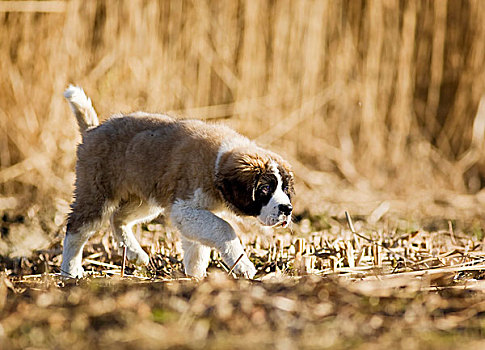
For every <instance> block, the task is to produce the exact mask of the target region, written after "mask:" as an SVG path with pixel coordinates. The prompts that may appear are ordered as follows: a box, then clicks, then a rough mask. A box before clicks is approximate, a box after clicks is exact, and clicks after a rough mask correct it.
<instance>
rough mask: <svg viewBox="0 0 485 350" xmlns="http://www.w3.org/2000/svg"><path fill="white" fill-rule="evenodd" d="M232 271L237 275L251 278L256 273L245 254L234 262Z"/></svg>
mask: <svg viewBox="0 0 485 350" xmlns="http://www.w3.org/2000/svg"><path fill="white" fill-rule="evenodd" d="M233 271H234V273H236V275H239V276H243V277H246V278H250V279H251V278H253V277H254V275H255V274H256V268H255V267H254V265H253V263H252V262H251V261H250V260H249V258H248V257H247V255H244V256H243V257H242V258H241V260H239V262H238V263H237V264H236V266H235V267H234V270H233Z"/></svg>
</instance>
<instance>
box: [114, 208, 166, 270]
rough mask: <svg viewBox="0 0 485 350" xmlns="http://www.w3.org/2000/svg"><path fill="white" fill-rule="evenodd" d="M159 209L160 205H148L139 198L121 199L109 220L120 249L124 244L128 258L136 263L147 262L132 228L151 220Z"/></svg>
mask: <svg viewBox="0 0 485 350" xmlns="http://www.w3.org/2000/svg"><path fill="white" fill-rule="evenodd" d="M161 211H162V210H161V208H160V207H157V206H153V205H150V204H149V203H147V202H145V201H142V200H140V199H130V200H129V201H123V202H122V203H121V204H120V206H119V207H118V208H117V209H116V210H115V211H114V212H113V214H112V215H111V220H110V221H111V228H112V230H113V235H114V237H115V239H116V241H117V242H118V244H119V245H120V247H119V248H120V249H122V246H126V256H127V258H128V260H130V261H133V262H135V263H136V264H138V265H147V264H148V262H149V257H148V254H147V253H146V252H145V251H144V250H143V248H142V247H141V246H140V243H138V241H137V239H136V237H135V235H134V234H133V230H132V228H133V226H134V225H135V224H137V223H142V222H148V221H151V220H153V219H154V218H155V217H157V216H158V215H159V214H160V212H161Z"/></svg>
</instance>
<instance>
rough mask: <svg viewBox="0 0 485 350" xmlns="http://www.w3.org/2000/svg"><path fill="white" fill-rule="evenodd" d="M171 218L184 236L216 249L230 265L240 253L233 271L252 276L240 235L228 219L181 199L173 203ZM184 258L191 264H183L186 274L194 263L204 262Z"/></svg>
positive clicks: (192, 268)
mask: <svg viewBox="0 0 485 350" xmlns="http://www.w3.org/2000/svg"><path fill="white" fill-rule="evenodd" d="M170 218H171V220H172V224H173V225H174V226H175V227H177V229H178V230H179V231H180V233H181V234H182V236H184V238H185V239H187V240H190V241H195V242H199V243H200V244H202V245H204V246H208V247H212V248H215V249H217V250H218V251H219V252H220V254H221V256H222V259H223V260H224V262H225V263H226V264H227V265H228V266H230V267H231V266H233V265H234V264H235V263H236V261H237V259H239V257H240V256H241V255H242V256H243V257H242V258H241V259H240V260H239V262H238V263H237V265H236V266H235V267H234V272H235V273H236V274H239V275H243V276H245V277H248V278H253V277H254V275H255V274H256V268H255V267H254V265H253V263H252V262H251V261H250V260H249V258H248V256H247V255H246V253H245V252H244V249H243V247H242V245H241V242H240V241H239V238H238V237H237V236H236V233H235V232H234V229H233V228H232V227H231V225H229V223H227V222H226V221H224V220H223V219H221V218H220V217H218V216H217V215H214V214H213V213H211V212H210V211H208V210H204V209H199V208H194V207H192V206H190V204H187V203H186V202H184V201H178V202H176V203H175V204H174V206H173V207H172V212H171V215H170ZM184 262H185V263H189V264H190V265H191V266H185V271H186V273H187V274H190V272H191V271H193V270H194V269H195V270H196V268H195V265H197V266H201V264H203V262H200V261H197V259H193V258H192V259H188V260H187V261H186V260H184ZM192 265H194V266H192ZM196 277H198V276H196Z"/></svg>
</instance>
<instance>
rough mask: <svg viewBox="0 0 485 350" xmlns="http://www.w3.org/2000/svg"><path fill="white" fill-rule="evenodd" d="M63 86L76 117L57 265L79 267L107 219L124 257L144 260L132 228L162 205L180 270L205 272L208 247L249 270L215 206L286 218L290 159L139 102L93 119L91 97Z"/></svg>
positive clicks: (70, 271) (282, 222) (270, 219)
mask: <svg viewBox="0 0 485 350" xmlns="http://www.w3.org/2000/svg"><path fill="white" fill-rule="evenodd" d="M64 96H65V98H66V99H67V101H68V102H69V105H70V107H71V109H72V111H73V113H74V115H75V117H76V119H77V123H78V125H79V129H80V131H81V134H82V143H81V144H80V145H79V146H78V148H77V164H76V182H75V190H74V201H73V203H72V205H71V212H70V214H69V216H68V222H67V232H66V237H65V239H64V249H63V258H62V265H61V274H62V275H63V276H66V277H76V278H78V277H82V276H83V272H84V271H83V268H82V252H83V247H84V245H85V243H86V242H87V240H88V239H89V238H90V237H91V236H92V235H93V233H94V232H95V231H96V230H98V229H99V228H100V227H101V225H102V224H103V223H104V222H105V221H107V220H108V219H109V220H110V223H111V227H112V230H113V234H114V237H115V239H116V240H117V241H118V243H119V244H120V245H123V246H125V247H126V248H127V257H128V259H129V260H132V261H134V262H136V263H138V264H148V262H149V258H148V255H147V254H146V253H145V252H144V251H143V249H142V248H141V247H140V244H139V243H138V241H137V240H136V238H135V236H134V235H133V232H132V227H133V225H134V224H136V223H140V222H147V221H150V220H152V219H153V218H155V217H156V216H158V215H159V214H160V213H161V212H162V211H163V212H164V213H165V215H166V216H167V217H168V218H170V221H171V223H172V225H173V226H175V227H176V228H177V229H178V230H179V231H180V233H181V236H182V247H183V250H184V258H183V262H184V267H185V273H186V274H187V275H189V276H193V277H196V278H202V277H204V276H205V274H206V269H207V266H208V263H209V257H210V250H211V248H215V249H217V250H218V251H219V253H220V254H221V256H222V258H223V260H224V262H225V263H226V264H227V265H228V266H233V265H234V264H235V262H236V261H237V259H238V258H239V257H240V256H241V255H242V256H243V257H242V258H241V259H240V260H239V262H238V263H237V264H236V266H235V268H234V271H235V272H236V273H237V274H239V275H243V276H246V277H248V278H252V277H253V276H254V275H255V273H256V269H255V267H254V265H253V264H252V263H251V261H250V260H249V258H248V257H247V255H246V254H245V252H244V249H243V247H242V245H241V242H240V241H239V239H238V237H237V236H236V233H235V232H234V229H233V228H232V227H231V225H229V223H227V222H226V221H224V220H223V219H221V218H220V217H219V216H217V215H216V214H214V213H217V212H220V211H223V210H227V209H229V210H232V211H233V212H234V213H236V214H237V215H242V216H252V217H256V218H257V219H258V220H259V221H260V223H261V224H262V225H264V226H283V227H286V226H288V224H289V223H290V221H291V214H292V209H293V208H292V204H291V199H292V196H293V194H294V189H293V174H292V171H291V169H290V166H289V164H288V163H287V162H285V161H284V160H283V159H282V158H281V157H280V156H278V155H277V154H275V153H273V152H270V151H267V150H265V149H263V148H260V147H258V146H257V145H256V144H254V143H253V142H252V141H250V140H248V139H247V138H246V137H244V136H241V135H240V134H238V133H236V132H235V131H233V130H232V129H230V128H228V127H225V126H222V125H212V124H207V123H204V122H201V121H197V120H180V119H174V118H171V117H169V116H166V115H160V114H148V113H142V112H137V113H133V114H130V115H116V116H113V117H111V118H110V119H109V120H107V121H106V122H104V123H102V124H101V125H99V122H98V117H97V115H96V112H95V110H94V108H93V106H92V104H91V100H90V99H89V98H88V97H87V96H86V95H85V93H84V91H83V90H82V89H81V88H79V87H74V86H72V85H71V86H70V87H69V88H68V89H67V90H66V91H65V92H64Z"/></svg>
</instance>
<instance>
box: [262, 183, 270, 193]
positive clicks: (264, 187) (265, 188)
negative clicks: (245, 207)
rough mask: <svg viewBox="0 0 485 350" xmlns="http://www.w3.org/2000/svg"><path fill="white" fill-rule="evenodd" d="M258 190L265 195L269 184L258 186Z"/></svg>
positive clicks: (268, 189)
mask: <svg viewBox="0 0 485 350" xmlns="http://www.w3.org/2000/svg"><path fill="white" fill-rule="evenodd" d="M259 191H260V192H261V193H262V194H263V195H267V194H268V193H269V191H270V187H269V185H261V186H259Z"/></svg>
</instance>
